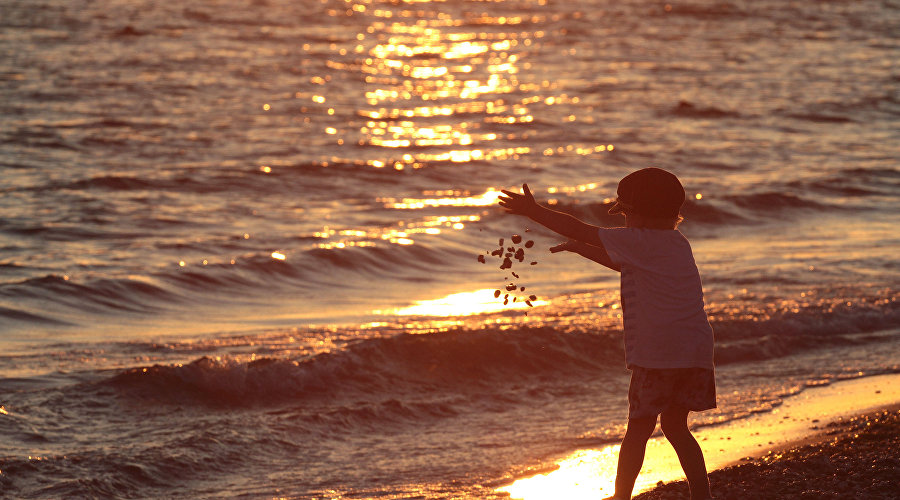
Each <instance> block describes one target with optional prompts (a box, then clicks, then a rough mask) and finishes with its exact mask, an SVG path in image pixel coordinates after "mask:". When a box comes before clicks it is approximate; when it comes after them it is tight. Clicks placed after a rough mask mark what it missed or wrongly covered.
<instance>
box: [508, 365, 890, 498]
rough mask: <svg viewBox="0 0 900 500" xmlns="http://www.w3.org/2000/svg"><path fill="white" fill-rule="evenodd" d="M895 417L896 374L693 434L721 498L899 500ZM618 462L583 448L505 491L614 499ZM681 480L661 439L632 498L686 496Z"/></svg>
mask: <svg viewBox="0 0 900 500" xmlns="http://www.w3.org/2000/svg"><path fill="white" fill-rule="evenodd" d="M898 411H900V374H888V375H878V376H873V377H863V378H858V379H852V380H844V381H839V382H834V383H831V384H829V385H823V386H816V387H810V388H807V389H806V390H804V391H802V392H801V393H799V394H797V395H794V396H791V397H788V398H786V399H785V400H784V402H783V403H782V404H781V405H780V406H778V407H777V408H775V409H774V410H772V411H770V412H764V413H759V414H754V415H751V416H749V417H747V418H744V419H741V420H737V421H732V422H728V423H726V424H722V425H715V426H709V427H701V428H698V429H695V430H694V436H695V437H696V438H697V441H698V442H699V443H700V446H701V447H702V448H703V453H704V456H705V457H706V463H707V469H708V470H710V471H712V472H711V473H710V483H711V485H712V488H713V494H714V495H715V497H716V498H717V499H720V500H721V499H730V498H734V499H745V498H746V499H751V498H752V499H757V498H857V497H856V496H854V495H856V494H857V493H858V492H860V491H867V492H869V491H870V490H871V491H874V492H875V493H866V494H865V495H862V496H859V498H900V494H898V493H897V491H898V490H897V487H896V485H897V480H896V478H897V477H900V474H898V472H900V460H898V459H897V458H896V457H897V454H896V449H897V445H898V444H900V438H898V437H897V436H900V432H898V429H900V415H898ZM836 440H837V441H836ZM617 456H618V445H615V446H608V447H605V448H601V449H592V450H580V451H577V452H575V453H573V454H571V455H569V456H568V457H566V458H564V459H563V460H561V461H559V462H558V468H557V469H556V470H555V471H553V472H550V473H548V474H542V475H538V476H532V477H528V478H523V479H520V480H518V481H516V482H514V483H513V484H511V485H509V486H506V487H504V488H501V491H506V492H508V493H510V496H511V497H512V498H521V499H523V500H544V499H548V500H549V499H551V498H558V495H559V494H560V492H565V496H566V498H569V499H573V500H574V499H581V498H585V499H587V498H602V497H603V496H607V495H611V494H612V490H613V484H612V483H613V479H614V477H615V464H616V460H617ZM683 479H684V475H683V473H682V471H681V466H680V465H679V463H678V459H677V457H676V455H675V452H674V450H673V449H672V447H671V446H670V445H669V444H668V442H667V441H665V438H663V437H661V436H656V437H654V438H652V439H651V440H650V442H648V444H647V454H646V458H645V460H644V467H643V468H642V469H641V475H640V476H639V477H638V480H637V483H636V485H635V494H637V493H640V492H646V493H644V494H642V495H640V496H637V497H636V498H641V499H644V500H648V499H670V498H673V499H675V498H689V494H688V488H687V485H686V483H685V482H684V481H683ZM888 479H891V480H893V484H892V485H891V486H892V487H888V484H886V483H885V481H888ZM816 488H818V489H816ZM807 490H809V491H811V493H809V494H808V496H803V495H805V494H804V493H803V492H804V491H807ZM879 495H880V496H879Z"/></svg>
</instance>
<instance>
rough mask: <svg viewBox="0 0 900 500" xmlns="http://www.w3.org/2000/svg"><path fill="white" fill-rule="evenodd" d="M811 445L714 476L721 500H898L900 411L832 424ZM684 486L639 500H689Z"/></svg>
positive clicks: (888, 410) (898, 407)
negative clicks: (759, 499) (839, 499)
mask: <svg viewBox="0 0 900 500" xmlns="http://www.w3.org/2000/svg"><path fill="white" fill-rule="evenodd" d="M825 428H826V430H825V432H824V434H817V436H816V437H815V438H813V439H812V442H809V443H806V444H797V445H795V446H791V447H788V448H786V449H783V450H779V451H774V450H770V451H768V452H767V453H766V454H765V455H763V456H761V457H755V458H750V459H748V460H746V461H745V462H746V463H742V464H740V465H733V466H730V467H726V468H724V469H720V470H715V471H713V472H711V473H710V475H709V479H710V485H711V486H712V490H713V494H714V495H715V497H716V498H717V499H720V500H724V499H738V500H743V499H747V500H749V499H758V498H771V499H778V498H785V499H786V498H810V499H813V498H815V499H829V498H835V499H837V498H842V499H848V498H860V499H862V498H865V499H896V498H900V457H898V453H897V450H898V448H900V405H894V406H892V407H890V408H885V409H882V410H878V411H874V412H869V413H866V414H863V415H859V416H856V417H852V418H849V419H840V420H838V421H835V422H832V423H830V424H828V425H827V426H826V427H825ZM688 498H690V494H689V492H688V486H687V484H686V483H685V482H684V481H678V482H674V483H669V484H665V485H662V486H659V487H657V488H655V489H653V490H652V491H649V492H646V493H643V494H641V495H638V496H636V497H635V499H636V500H662V499H666V500H669V499H688Z"/></svg>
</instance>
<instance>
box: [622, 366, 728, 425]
mask: <svg viewBox="0 0 900 500" xmlns="http://www.w3.org/2000/svg"><path fill="white" fill-rule="evenodd" d="M673 407H677V408H684V409H686V410H690V411H703V410H710V409H712V408H715V407H716V376H715V372H714V371H713V370H710V369H707V368H644V367H641V366H633V367H632V369H631V386H630V387H629V388H628V418H644V417H654V416H656V415H659V414H660V413H662V412H663V411H665V410H666V409H668V408H673Z"/></svg>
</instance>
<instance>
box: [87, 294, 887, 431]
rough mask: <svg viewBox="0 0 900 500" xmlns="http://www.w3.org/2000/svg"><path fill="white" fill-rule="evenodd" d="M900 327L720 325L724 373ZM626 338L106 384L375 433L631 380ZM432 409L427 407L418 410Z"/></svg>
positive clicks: (352, 357) (883, 317)
mask: <svg viewBox="0 0 900 500" xmlns="http://www.w3.org/2000/svg"><path fill="white" fill-rule="evenodd" d="M897 324H900V305H898V303H897V302H896V301H888V302H883V301H882V302H879V303H878V304H875V303H872V304H862V305H854V306H847V305H844V303H843V302H841V303H834V304H832V303H823V304H821V305H817V306H810V307H806V308H803V309H802V310H800V311H799V312H783V313H778V314H770V315H755V316H754V315H749V316H747V317H728V316H727V315H726V316H725V317H722V316H713V319H712V325H713V329H714V331H715V335H716V353H715V358H716V364H717V365H720V366H722V365H727V364H734V363H746V362H750V363H752V362H758V361H760V360H771V359H776V358H779V357H784V356H789V355H796V354H797V353H799V352H803V351H809V350H815V349H821V348H824V347H828V346H843V345H851V344H861V343H878V342H884V341H886V340H890V339H892V338H893V339H896V338H897V335H898V334H900V331H898V330H896V325H897ZM892 328H893V330H891V329H892ZM620 335H621V334H620V332H618V331H615V330H613V331H602V330H598V329H597V328H596V327H594V328H591V329H587V328H584V329H581V328H574V327H553V326H541V327H525V328H513V329H508V330H499V329H496V328H489V327H485V328H481V329H464V330H451V331H445V332H438V333H427V334H411V333H402V334H399V335H391V336H385V337H375V338H368V339H365V340H359V341H355V342H351V343H350V344H348V345H346V346H345V347H343V348H341V349H337V350H334V351H330V352H325V353H320V354H316V355H313V356H308V357H304V358H270V357H267V358H261V359H256V360H252V361H240V360H235V359H231V358H211V357H205V356H204V357H201V358H199V359H196V360H195V361H193V362H191V363H188V364H179V365H153V366H143V367H138V368H133V369H129V370H125V371H123V372H120V373H118V374H116V375H115V376H113V377H112V378H110V379H108V380H106V381H104V382H102V384H104V385H112V386H114V387H116V388H117V389H118V390H119V391H120V394H122V395H123V396H124V397H134V398H139V399H144V400H149V401H153V402H171V403H175V404H204V405H210V404H211V405H224V406H248V405H250V406H252V405H258V404H263V405H266V404H276V403H300V404H307V403H313V402H333V403H334V404H335V407H337V408H338V410H335V411H338V412H339V413H340V415H335V418H336V419H338V420H352V421H354V422H357V423H363V422H369V423H370V422H371V420H372V419H377V418H379V417H378V416H379V415H382V414H387V415H391V416H392V417H396V418H399V417H400V416H402V415H404V414H405V415H407V416H408V417H409V418H413V417H415V416H424V415H427V414H428V413H430V412H431V413H435V414H442V413H446V412H448V411H451V410H449V409H448V408H446V407H441V406H440V405H438V406H432V403H434V401H444V399H442V398H448V397H449V398H451V399H452V398H453V397H454V395H456V396H462V397H468V396H471V395H475V394H485V393H487V394H492V395H495V396H497V397H500V396H499V395H500V394H507V395H510V394H513V393H515V391H514V390H512V389H513V388H522V387H532V388H534V390H539V388H540V387H547V386H552V385H553V384H554V383H556V382H566V381H571V380H578V379H582V378H586V377H596V376H598V375H599V374H601V373H603V372H605V371H608V370H610V369H620V368H622V367H623V366H624V353H623V349H622V340H621V336H620ZM492 397H493V396H492ZM510 397H514V396H510ZM370 398H374V399H370ZM390 400H397V401H401V402H403V403H398V405H397V407H393V406H391V405H388V407H382V406H379V405H377V404H376V405H373V404H370V403H372V401H377V402H383V401H390ZM422 400H424V401H425V403H423V404H424V406H415V405H413V406H406V405H407V403H409V402H411V401H422ZM361 401H362V402H365V404H363V403H360V402H361ZM351 403H352V404H353V405H357V406H355V407H353V408H355V409H353V408H350V407H348V406H347V405H348V404H351ZM342 405H343V406H342Z"/></svg>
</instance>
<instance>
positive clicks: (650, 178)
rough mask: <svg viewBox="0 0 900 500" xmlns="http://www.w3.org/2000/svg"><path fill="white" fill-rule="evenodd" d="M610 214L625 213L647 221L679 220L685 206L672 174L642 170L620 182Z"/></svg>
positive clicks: (665, 171)
mask: <svg viewBox="0 0 900 500" xmlns="http://www.w3.org/2000/svg"><path fill="white" fill-rule="evenodd" d="M616 195H617V197H616V203H615V204H614V205H613V206H612V208H610V209H609V213H610V214H618V213H625V211H626V210H628V211H630V212H632V213H635V214H638V215H643V216H646V217H660V218H663V217H667V218H668V217H671V218H675V217H678V215H679V212H680V211H681V205H682V204H684V186H682V185H681V182H680V181H679V180H678V177H675V174H673V173H671V172H669V171H667V170H663V169H661V168H656V167H648V168H642V169H640V170H637V171H635V172H632V173H630V174H628V175H626V176H625V177H623V178H622V180H621V181H619V187H618V188H617V189H616Z"/></svg>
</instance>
